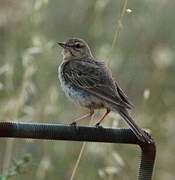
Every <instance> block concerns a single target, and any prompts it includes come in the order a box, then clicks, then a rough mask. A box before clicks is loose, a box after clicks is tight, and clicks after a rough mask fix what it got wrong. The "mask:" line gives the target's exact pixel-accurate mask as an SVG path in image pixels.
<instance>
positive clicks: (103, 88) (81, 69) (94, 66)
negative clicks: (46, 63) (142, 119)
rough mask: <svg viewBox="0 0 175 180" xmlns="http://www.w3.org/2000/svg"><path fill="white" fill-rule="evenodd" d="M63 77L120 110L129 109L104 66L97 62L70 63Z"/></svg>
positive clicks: (76, 61) (124, 97) (125, 99)
mask: <svg viewBox="0 0 175 180" xmlns="http://www.w3.org/2000/svg"><path fill="white" fill-rule="evenodd" d="M67 65H68V66H69V67H68V68H67V69H68V70H66V71H65V73H64V76H65V78H66V79H67V80H69V82H71V83H72V84H73V85H75V86H77V87H79V88H81V89H83V90H85V91H87V92H89V93H91V94H92V95H94V96H96V97H98V98H100V99H103V100H105V101H106V102H108V103H112V104H114V105H116V106H118V107H121V108H129V109H130V108H131V106H130V104H129V103H128V101H127V98H126V96H124V95H123V94H122V93H121V92H122V91H121V89H120V88H119V87H118V86H117V87H116V85H115V82H114V81H113V79H112V76H111V74H110V73H109V72H108V70H107V69H106V67H105V65H104V64H103V63H101V62H97V61H92V60H91V61H82V60H81V61H80V60H79V61H78V60H74V61H70V62H69V63H68V64H67Z"/></svg>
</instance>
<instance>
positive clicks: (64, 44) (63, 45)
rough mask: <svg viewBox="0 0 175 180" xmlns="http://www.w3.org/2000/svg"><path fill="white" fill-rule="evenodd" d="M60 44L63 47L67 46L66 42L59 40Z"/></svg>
mask: <svg viewBox="0 0 175 180" xmlns="http://www.w3.org/2000/svg"><path fill="white" fill-rule="evenodd" d="M58 45H59V46H61V47H62V48H66V47H67V46H66V43H65V42H58Z"/></svg>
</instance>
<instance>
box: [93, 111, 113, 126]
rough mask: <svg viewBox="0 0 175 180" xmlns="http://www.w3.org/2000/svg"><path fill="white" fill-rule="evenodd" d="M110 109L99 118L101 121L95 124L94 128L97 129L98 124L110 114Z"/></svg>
mask: <svg viewBox="0 0 175 180" xmlns="http://www.w3.org/2000/svg"><path fill="white" fill-rule="evenodd" d="M110 111H111V110H110V109H106V112H105V114H104V115H103V116H102V117H101V119H100V120H99V121H98V122H97V123H96V124H95V126H96V127H99V125H100V123H101V122H102V121H103V120H104V118H105V117H106V116H107V115H108V114H109V113H110Z"/></svg>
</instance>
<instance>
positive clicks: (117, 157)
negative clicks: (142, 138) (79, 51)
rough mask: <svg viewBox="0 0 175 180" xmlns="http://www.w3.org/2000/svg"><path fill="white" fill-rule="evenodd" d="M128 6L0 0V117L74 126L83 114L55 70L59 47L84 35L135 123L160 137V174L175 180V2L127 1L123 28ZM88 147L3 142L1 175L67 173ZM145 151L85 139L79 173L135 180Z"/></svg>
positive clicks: (111, 122) (112, 121)
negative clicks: (128, 104) (107, 68)
mask: <svg viewBox="0 0 175 180" xmlns="http://www.w3.org/2000/svg"><path fill="white" fill-rule="evenodd" d="M123 4H124V0H118V1H116V0H88V1H85V0H84V1H82V0H74V1H68V0H52V1H51V0H50V1H49V0H30V1H29V0H23V1H21V0H0V120H1V121H24V122H49V123H69V122H71V120H72V119H74V118H76V117H78V116H79V115H81V114H83V113H85V112H86V110H85V109H83V108H79V107H78V106H77V107H76V106H75V105H74V104H72V103H71V102H69V101H68V100H67V98H66V97H65V96H64V93H63V92H62V90H61V88H60V84H59V82H58V80H57V67H58V65H59V64H60V63H61V61H62V56H61V49H60V48H58V47H57V45H56V42H58V41H64V40H66V39H67V38H69V37H80V38H83V39H85V40H86V41H87V42H88V43H89V44H90V46H91V48H92V52H93V54H94V56H95V57H96V58H98V59H101V60H104V61H106V63H107V64H109V66H110V68H111V69H112V71H113V73H114V77H115V78H116V79H117V80H118V82H119V84H120V85H121V87H122V88H123V89H124V90H125V91H126V93H127V94H128V96H129V97H130V100H131V101H132V102H133V104H134V105H135V108H134V109H133V111H132V116H133V117H134V118H135V120H136V122H137V123H138V124H139V126H141V127H143V128H147V129H150V131H151V133H152V135H153V137H154V138H155V140H156V143H157V149H158V152H157V159H156V167H155V172H154V179H155V180H165V179H166V180H173V179H174V177H175V171H174V166H175V156H174V153H175V143H174V139H175V119H174V116H175V95H174V92H175V82H174V81H175V51H174V48H175V35H174V33H175V23H174V17H175V1H172V0H154V1H152V0H145V1H140V0H130V1H128V4H127V9H130V10H132V12H130V10H127V11H126V12H125V15H124V18H123V20H122V26H120V28H119V23H118V19H119V17H120V14H121V10H122V7H123ZM117 29H118V30H119V31H120V33H119V36H118V38H117V42H116V44H115V45H114V47H113V49H112V48H111V46H112V41H113V39H114V34H115V33H116V30H117ZM99 113H101V111H100V112H97V115H99ZM95 118H98V116H97V117H95ZM107 119H108V120H106V121H105V122H104V126H113V127H120V126H123V125H124V124H122V121H121V120H120V118H119V117H118V116H117V115H116V114H113V113H112V114H111V115H110V116H109V117H108V118H107ZM87 123H88V122H84V123H83V124H87ZM93 123H94V122H93ZM81 146H82V143H78V142H64V141H41V140H19V139H9V140H8V139H2V140H1V141H0V154H1V156H0V171H1V173H0V174H1V175H3V176H4V177H6V179H14V180H17V179H26V180H29V179H39V180H44V179H47V180H49V179H61V180H67V179H70V176H71V173H72V170H73V168H74V165H75V162H76V159H77V157H78V154H79V152H80V149H81ZM28 153H29V154H30V158H29V159H28V160H25V157H26V154H28ZM24 156H25V157H24ZM139 157H140V150H139V148H136V147H135V146H130V145H113V144H100V143H87V144H86V147H85V150H84V153H83V156H82V159H81V161H80V165H79V168H78V170H77V173H76V175H75V179H76V180H82V179H84V180H91V179H93V180H95V179H102V180H103V179H105V180H113V179H123V180H131V179H132V180H134V179H136V176H137V171H138V162H139ZM28 161H29V162H28ZM18 167H19V168H18Z"/></svg>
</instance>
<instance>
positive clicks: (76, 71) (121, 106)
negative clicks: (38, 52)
mask: <svg viewBox="0 0 175 180" xmlns="http://www.w3.org/2000/svg"><path fill="white" fill-rule="evenodd" d="M58 44H59V45H60V46H61V47H62V48H63V62H62V63H61V65H60V66H59V79H60V82H61V87H62V88H63V90H64V92H65V94H66V96H68V97H69V98H70V99H72V100H73V101H74V102H75V103H77V104H79V105H81V106H84V107H86V108H88V109H89V110H90V112H89V114H87V115H84V116H82V117H80V118H78V119H76V120H75V121H73V123H72V124H74V125H76V122H77V121H80V120H82V119H85V118H89V117H91V116H92V115H93V114H94V110H95V109H100V108H105V109H106V113H105V114H104V115H103V116H102V118H101V119H100V120H99V121H98V122H97V123H96V126H99V125H100V123H101V122H102V121H103V119H104V118H105V117H106V116H107V115H108V113H109V112H110V111H114V112H118V113H119V114H120V115H121V116H122V118H123V119H124V120H125V121H126V123H127V124H128V125H129V126H130V128H131V129H132V131H133V132H134V134H135V135H136V136H137V138H138V139H140V140H142V141H148V142H149V141H150V138H149V137H148V136H147V134H146V133H145V132H144V131H142V130H141V129H140V128H139V127H138V126H137V125H136V123H135V122H134V121H133V119H132V118H131V117H130V115H129V113H128V111H127V109H131V107H132V104H131V103H130V102H129V100H128V98H127V96H126V95H125V93H124V92H123V91H122V89H121V88H120V87H119V86H118V84H117V82H116V81H115V80H114V79H113V77H112V74H111V72H110V71H109V70H108V69H107V67H106V66H105V64H104V63H103V62H100V61H97V60H96V59H95V58H94V57H93V56H92V53H91V50H90V48H89V46H88V45H87V43H86V42H85V41H83V40H82V39H78V38H72V39H69V40H68V41H66V42H59V43H58Z"/></svg>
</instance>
